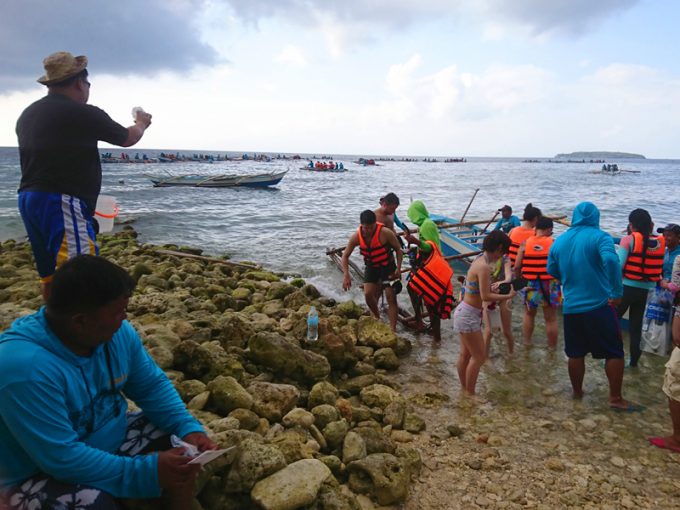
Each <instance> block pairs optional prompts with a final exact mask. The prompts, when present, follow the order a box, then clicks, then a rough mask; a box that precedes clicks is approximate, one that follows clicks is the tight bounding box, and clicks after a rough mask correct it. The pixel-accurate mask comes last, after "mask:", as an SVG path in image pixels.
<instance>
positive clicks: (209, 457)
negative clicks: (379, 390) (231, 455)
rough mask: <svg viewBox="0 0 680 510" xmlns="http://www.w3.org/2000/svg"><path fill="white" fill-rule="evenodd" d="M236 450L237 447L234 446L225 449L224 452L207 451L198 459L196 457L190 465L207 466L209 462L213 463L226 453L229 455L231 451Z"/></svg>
mask: <svg viewBox="0 0 680 510" xmlns="http://www.w3.org/2000/svg"><path fill="white" fill-rule="evenodd" d="M234 448H236V447H235V446H232V447H230V448H224V449H222V450H207V451H205V452H203V453H201V454H200V455H198V456H197V457H194V458H193V459H191V460H190V461H189V464H200V465H201V466H205V465H206V464H207V463H208V462H212V461H213V460H215V459H216V458H218V457H221V456H222V455H224V454H225V453H227V452H228V451H230V450H233V449H234Z"/></svg>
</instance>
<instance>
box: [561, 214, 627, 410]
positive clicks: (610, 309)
mask: <svg viewBox="0 0 680 510" xmlns="http://www.w3.org/2000/svg"><path fill="white" fill-rule="evenodd" d="M548 273H550V274H551V275H552V276H554V277H555V278H557V279H558V280H560V281H561V282H562V292H563V295H564V303H563V307H562V311H563V314H564V350H565V352H566V354H567V357H568V358H569V361H568V369H569V379H570V380H571V386H572V389H573V391H574V397H575V398H581V397H583V378H584V376H585V370H586V369H585V356H586V354H588V353H591V355H592V356H593V358H596V359H605V360H606V362H605V372H606V374H607V379H608V381H609V406H610V407H611V408H613V409H616V410H619V409H621V410H636V407H635V406H633V404H631V403H630V402H628V401H626V400H624V398H623V396H622V395H621V387H622V385H623V367H624V361H623V357H624V354H623V340H622V338H621V331H620V329H619V325H618V320H617V317H616V309H615V308H614V306H615V305H617V304H618V303H620V301H621V296H622V294H623V286H622V280H621V266H620V264H619V257H618V255H617V254H616V251H615V249H614V240H613V239H612V237H611V236H610V235H609V234H607V233H606V232H603V231H602V230H600V211H599V210H598V208H597V207H596V206H595V204H593V203H591V202H581V203H580V204H578V205H577V206H576V208H575V209H574V214H573V217H572V221H571V227H570V228H569V229H568V230H567V231H566V232H565V233H564V234H562V235H561V236H559V237H558V238H557V239H556V240H555V242H554V243H553V245H552V247H551V248H550V253H549V255H548Z"/></svg>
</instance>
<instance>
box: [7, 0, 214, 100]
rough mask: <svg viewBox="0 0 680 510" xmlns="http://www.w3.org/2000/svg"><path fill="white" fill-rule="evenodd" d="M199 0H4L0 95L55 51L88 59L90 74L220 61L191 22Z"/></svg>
mask: <svg viewBox="0 0 680 510" xmlns="http://www.w3.org/2000/svg"><path fill="white" fill-rule="evenodd" d="M202 3H203V2H202V0H146V1H143V2H140V1H136V0H118V1H116V2H113V1H109V0H6V1H5V2H3V8H2V18H1V20H0V48H2V52H1V53H0V69H2V74H1V75H0V93H2V92H8V91H11V90H17V89H21V88H26V87H27V86H30V85H31V84H32V83H34V81H35V79H37V78H38V76H40V75H41V74H42V71H43V69H42V59H43V58H44V57H45V56H47V55H49V54H50V53H52V52H54V51H61V50H64V51H70V52H72V53H74V54H76V55H82V54H84V55H87V56H88V58H89V60H90V70H91V72H98V73H113V74H144V75H148V74H150V73H153V72H157V71H161V70H172V71H178V72H183V71H188V70H189V69H191V68H192V67H194V66H196V65H201V64H206V65H209V64H213V63H216V62H217V61H218V55H217V52H216V51H215V49H213V48H211V47H210V46H208V45H206V44H204V43H203V42H201V40H200V32H199V27H196V26H194V24H192V19H193V17H194V13H196V12H197V11H198V9H200V7H201V5H202Z"/></svg>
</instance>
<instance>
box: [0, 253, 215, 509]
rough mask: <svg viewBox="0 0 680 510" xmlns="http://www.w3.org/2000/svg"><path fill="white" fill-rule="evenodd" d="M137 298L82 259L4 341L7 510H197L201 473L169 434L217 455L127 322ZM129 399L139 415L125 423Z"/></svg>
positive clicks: (0, 362) (0, 396)
mask: <svg viewBox="0 0 680 510" xmlns="http://www.w3.org/2000/svg"><path fill="white" fill-rule="evenodd" d="M134 287H135V282H134V280H133V279H132V278H131V277H130V276H129V275H128V274H127V273H126V272H125V270H124V269H122V268H120V267H118V266H117V265H115V264H113V263H112V262H109V261H107V260H105V259H103V258H100V257H95V256H92V255H80V256H77V257H75V258H72V259H70V260H69V261H67V262H66V263H64V264H63V265H62V266H61V267H60V268H59V269H58V270H57V271H56V272H55V275H54V279H53V284H52V289H51V293H50V295H49V297H48V300H47V304H46V306H44V307H42V308H41V309H40V310H39V311H38V312H37V313H34V314H32V315H28V316H25V317H22V318H20V319H18V320H16V321H15V322H14V323H13V324H12V326H11V327H10V329H8V330H7V331H5V332H4V333H3V334H2V335H0V501H2V498H3V497H4V499H5V500H6V502H7V504H8V505H9V508H62V507H63V508H66V507H69V508H70V506H69V505H68V504H67V503H68V502H69V501H70V502H74V503H75V502H76V501H79V505H78V508H86V509H90V508H92V509H95V508H96V509H114V508H115V509H117V508H120V506H119V504H118V503H117V501H116V498H156V497H159V496H160V495H161V491H162V490H163V491H164V492H165V493H166V494H167V495H169V496H170V497H168V501H169V502H168V504H166V505H165V506H164V508H189V507H190V506H189V504H190V502H189V501H190V498H192V490H193V485H194V481H195V477H196V475H197V472H198V470H199V468H200V466H199V465H198V464H188V462H189V461H190V460H191V458H190V457H187V456H184V455H183V454H184V449H183V448H172V449H170V443H169V434H174V435H176V436H178V437H180V438H182V439H183V440H184V441H185V442H187V443H190V444H192V445H194V446H196V447H197V448H198V450H199V451H205V450H210V449H215V448H216V447H217V445H216V444H215V443H214V442H213V441H211V440H210V439H209V438H208V437H207V435H206V434H205V430H204V429H203V427H202V426H201V424H200V423H199V422H198V421H197V420H196V419H194V418H193V417H192V416H191V415H190V414H189V412H188V411H187V410H186V408H185V406H184V404H183V402H182V400H181V399H180V397H179V395H178V394H177V392H176V391H175V389H174V387H173V386H172V383H171V382H170V381H169V379H168V378H167V377H166V375H165V374H164V373H163V371H162V370H161V369H160V368H159V367H158V365H156V363H155V362H154V361H153V359H152V358H151V357H150V356H149V355H148V354H147V352H146V351H145V350H144V347H143V346H142V343H141V340H140V338H139V336H138V335H137V333H136V331H135V330H134V329H133V327H132V326H131V325H130V324H129V323H128V322H127V321H126V320H125V311H126V308H127V304H128V299H129V297H130V296H131V294H132V291H133V290H134ZM126 397H127V398H129V399H131V400H133V401H134V402H135V403H136V404H137V405H138V406H139V407H140V408H141V409H142V413H139V412H137V413H127V412H126V411H127V400H126ZM152 450H153V451H158V450H164V451H160V453H153V454H146V453H149V452H150V451H152ZM145 454H146V455H145ZM0 507H2V504H1V503H0Z"/></svg>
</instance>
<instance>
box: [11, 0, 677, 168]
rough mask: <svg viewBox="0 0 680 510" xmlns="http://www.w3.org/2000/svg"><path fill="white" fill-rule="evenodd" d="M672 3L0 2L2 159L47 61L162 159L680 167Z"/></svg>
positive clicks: (514, 0) (587, 0)
mask: <svg viewBox="0 0 680 510" xmlns="http://www.w3.org/2000/svg"><path fill="white" fill-rule="evenodd" d="M679 14H680V3H678V2H676V1H675V0H144V1H142V0H139V1H136V0H118V1H116V2H111V1H109V0H4V1H3V8H2V17H0V48H2V51H1V52H0V146H14V145H16V136H15V134H14V124H15V120H16V118H17V117H18V115H19V114H20V113H21V111H22V109H23V108H25V107H26V106H27V105H28V104H30V103H31V102H32V101H34V100H37V99H39V98H40V97H41V96H42V95H43V94H44V92H45V91H44V87H42V86H41V85H39V84H37V83H36V81H35V80H36V79H37V78H38V77H39V76H40V75H41V74H42V71H43V70H42V64H41V61H42V59H43V58H44V57H45V56H46V55H48V54H49V53H51V52H53V51H58V50H66V51H70V52H72V53H74V54H76V55H81V54H84V55H87V56H88V58H89V60H90V65H89V67H88V68H89V70H90V75H91V78H90V81H91V82H92V89H91V96H90V103H92V104H94V105H97V106H99V107H101V108H103V109H104V110H106V111H107V112H108V113H109V114H110V115H111V116H112V117H113V118H114V119H116V120H117V121H118V122H121V123H123V124H125V125H128V124H129V123H130V121H131V116H130V110H131V108H132V107H133V106H137V105H140V106H143V107H144V108H145V109H146V110H147V111H148V112H150V113H152V114H153V116H154V119H153V120H154V123H153V125H152V127H151V128H150V130H149V131H148V132H147V134H146V135H145V137H144V140H143V141H142V143H141V144H140V145H141V146H142V147H153V148H159V149H171V150H172V149H194V150H223V151H227V150H229V151H236V150H244V151H274V152H276V151H281V152H301V153H302V152H304V153H307V152H313V153H328V154H342V153H346V154H367V155H379V154H395V155H400V154H409V155H429V156H553V155H555V154H556V153H558V152H570V151H576V150H613V151H627V152H636V153H642V154H644V155H646V156H647V157H656V158H671V157H678V156H680V146H679V145H678V134H679V133H680V129H679V128H680V58H678V48H680V36H679V35H678V34H679V33H680V30H678V22H679V21H680V16H679Z"/></svg>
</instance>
